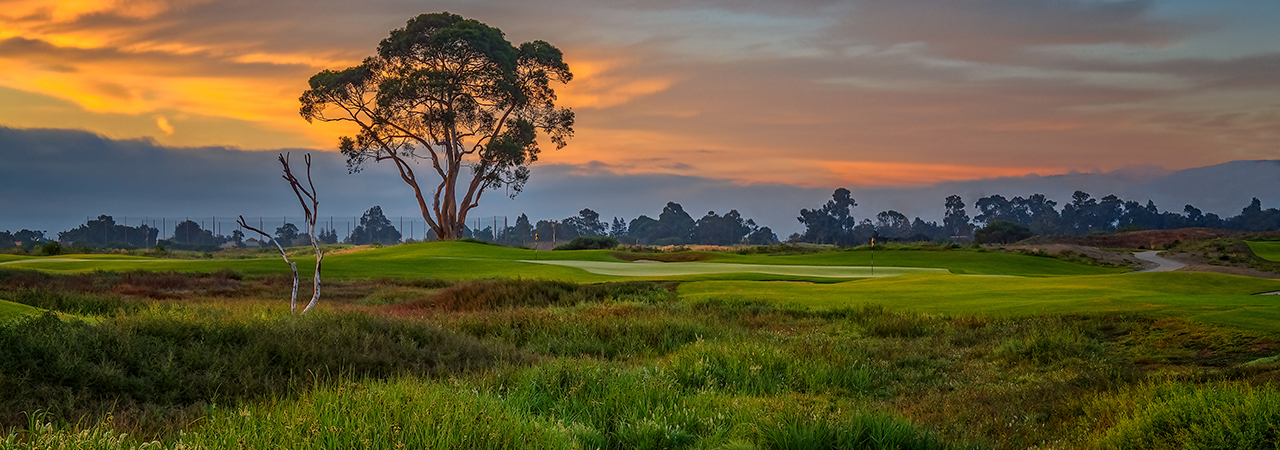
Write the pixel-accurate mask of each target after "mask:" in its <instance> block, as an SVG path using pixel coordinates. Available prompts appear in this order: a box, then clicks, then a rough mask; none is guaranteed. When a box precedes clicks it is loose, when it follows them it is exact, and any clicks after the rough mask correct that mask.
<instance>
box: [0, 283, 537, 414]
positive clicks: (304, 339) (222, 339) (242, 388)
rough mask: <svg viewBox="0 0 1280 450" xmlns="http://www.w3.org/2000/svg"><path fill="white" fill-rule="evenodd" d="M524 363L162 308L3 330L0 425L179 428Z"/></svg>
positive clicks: (344, 330)
mask: <svg viewBox="0 0 1280 450" xmlns="http://www.w3.org/2000/svg"><path fill="white" fill-rule="evenodd" d="M523 359H524V357H523V356H521V354H520V353H518V352H516V351H515V350H514V349H512V348H511V347H510V346H506V345H502V344H500V343H496V342H483V341H481V340H478V339H475V338H473V337H470V336H465V335H460V334H458V333H455V332H451V331H448V330H445V329H443V328H440V327H438V326H430V325H425V326H424V325H423V324H417V323H413V322H411V321H403V320H392V319H389V318H385V317H376V316H370V315H365V314H350V313H329V312H325V311H316V312H315V313H314V314H307V315H305V316H298V317H292V316H289V315H287V314H284V313H282V312H276V313H275V314H272V315H268V316H259V317H248V318H237V317H228V316H227V315H225V314H218V313H217V310H213V309H210V308H190V307H181V306H171V307H166V308H155V309H150V310H146V311H142V312H140V313H138V314H134V315H129V316H124V317H117V318H112V319H108V320H103V321H101V322H99V323H97V324H88V323H84V322H79V321H63V320H59V319H58V318H57V317H56V316H54V315H52V314H46V315H43V316H37V317H30V318H27V319H23V320H18V321H16V322H14V323H11V324H8V325H4V326H0V421H2V422H3V423H7V424H15V423H18V422H20V421H21V417H20V415H21V412H23V411H27V412H31V411H35V410H38V409H43V410H46V411H50V412H51V413H53V414H54V415H55V416H56V417H61V418H66V419H70V420H74V419H75V418H76V417H80V416H83V415H86V414H101V413H104V412H106V411H107V410H110V409H112V408H115V409H117V410H126V411H142V412H144V413H142V414H130V415H128V416H127V417H133V418H137V419H139V420H144V421H152V420H161V421H166V420H177V419H181V418H184V417H189V416H190V415H191V414H198V413H199V409H200V405H204V404H208V403H212V402H227V401H235V400H237V399H244V398H255V397H264V396H268V395H271V394H281V393H288V392H294V391H297V390H299V389H305V388H307V387H308V386H309V385H310V383H311V381H312V380H313V379H319V380H327V379H332V378H334V377H337V376H347V377H356V378H360V377H374V378H384V377H390V376H395V375H404V374H415V375H424V376H435V375H443V374H452V373H459V372H465V371H468V370H474V369H479V368H484V367H490V366H493V365H494V364H498V363H502V362H512V361H520V360H523ZM147 411H150V413H145V412H147ZM149 415H159V416H160V417H159V418H148V416H149ZM165 416H176V417H165ZM122 417H123V415H122Z"/></svg>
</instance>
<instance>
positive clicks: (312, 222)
mask: <svg viewBox="0 0 1280 450" xmlns="http://www.w3.org/2000/svg"><path fill="white" fill-rule="evenodd" d="M278 159H279V161H280V165H281V166H282V167H283V168H284V175H281V178H284V179H285V181H288V182H289V187H290V188H292V189H293V194H294V195H295V196H297V197H298V203H299V204H301V205H302V211H303V212H304V213H305V220H306V225H307V237H309V238H310V239H311V248H312V249H314V250H315V252H316V272H315V276H314V277H313V278H312V287H313V291H312V294H311V301H310V302H308V303H307V306H306V307H304V308H302V314H305V313H306V312H307V311H310V310H311V308H312V307H314V306H316V303H317V302H319V301H320V264H321V262H323V261H324V252H322V251H320V242H319V241H317V240H316V219H317V218H318V217H319V216H317V215H316V211H318V210H319V207H320V202H319V201H318V200H317V199H316V185H315V183H313V182H312V181H311V155H310V154H307V155H306V156H305V157H304V158H303V160H304V161H305V162H306V164H307V184H306V186H304V185H303V184H302V182H301V181H299V180H298V177H297V176H294V174H293V170H292V168H290V167H289V157H288V154H287V153H283V154H280V157H279V158H278ZM237 223H239V224H240V226H242V227H244V228H246V229H249V230H251V231H254V232H256V233H258V234H260V235H262V237H263V238H266V239H271V235H269V234H267V232H266V231H263V230H259V229H257V228H254V227H252V226H250V225H249V224H248V223H246V222H245V220H244V216H240V220H239V221H237ZM271 242H272V243H274V244H276V249H278V250H280V257H281V258H284V262H287V263H289V267H291V268H293V293H292V294H291V295H290V296H289V312H297V311H298V263H296V262H294V261H290V260H289V254H288V253H286V252H285V251H284V246H282V245H280V242H279V241H277V240H276V239H271Z"/></svg>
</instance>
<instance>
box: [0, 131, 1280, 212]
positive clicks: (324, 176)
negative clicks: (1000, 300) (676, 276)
mask: <svg viewBox="0 0 1280 450" xmlns="http://www.w3.org/2000/svg"><path fill="white" fill-rule="evenodd" d="M304 151H305V150H293V151H292V153H293V159H294V161H297V162H299V163H300V160H301V153H302V152H304ZM312 154H313V157H314V160H315V166H314V168H313V173H314V175H315V177H316V186H317V188H318V189H319V191H320V200H321V206H320V207H321V212H320V215H321V216H323V217H329V216H336V217H337V219H336V220H337V222H338V223H344V220H346V219H343V218H344V217H351V216H358V215H359V214H360V213H361V212H363V211H364V210H366V209H368V208H369V207H371V206H373V205H380V206H382V208H383V210H384V211H386V214H387V215H388V216H391V217H392V218H393V222H398V218H399V217H400V216H404V217H405V219H406V220H412V218H413V217H415V216H417V215H418V212H417V211H416V209H415V206H414V202H413V201H412V197H411V193H410V191H409V189H408V188H407V187H406V186H404V185H403V184H402V183H401V182H400V181H399V180H398V179H397V178H395V177H394V176H393V174H392V173H391V169H390V168H389V167H382V166H378V165H374V166H372V167H371V168H369V169H368V170H366V171H364V172H361V173H360V174H355V175H351V174H348V173H347V170H346V168H345V167H344V163H343V160H342V157H341V155H338V154H335V153H326V152H313V153H312ZM276 155H277V153H276V152H250V151H240V150H233V149H226V148H219V147H208V148H170V147H163V146H159V145H156V144H154V143H152V142H149V141H145V140H112V139H107V138H103V137H101V136H97V135H94V134H91V133H86V132H82V131H74V130H57V129H13V128H3V127H0V180H3V181H2V183H0V210H3V211H5V214H3V215H0V230H3V229H10V230H17V229H20V228H30V229H43V230H48V231H49V232H51V233H54V232H57V231H61V230H65V229H68V228H72V227H74V226H76V225H77V224H80V223H83V222H84V220H85V218H86V217H90V216H92V217H96V216H97V215H99V214H108V215H112V216H115V217H116V218H117V220H120V219H122V218H124V217H132V219H131V220H133V221H134V222H132V223H135V224H136V223H137V222H136V221H137V220H138V218H140V217H144V216H147V217H169V218H174V217H178V218H182V217H201V218H210V217H221V219H220V220H219V221H220V222H224V227H225V226H227V225H226V224H225V222H229V219H230V218H231V217H234V216H236V215H241V214H243V215H245V216H247V217H260V216H261V217H266V218H267V219H268V221H270V219H271V218H275V217H281V216H290V217H297V216H298V215H299V208H298V206H297V203H296V200H295V199H294V198H292V193H291V192H289V191H288V190H287V185H286V184H285V182H284V181H283V180H281V179H280V171H279V167H278V164H277V163H276V162H275V157H276ZM614 169H616V167H614V166H610V165H607V164H602V163H587V164H583V165H540V166H535V167H534V174H533V179H532V181H531V182H530V184H529V186H528V188H527V189H526V190H525V192H524V193H522V194H521V195H520V196H518V197H516V199H514V200H512V199H509V198H506V197H503V196H502V195H495V194H497V193H490V194H488V195H487V196H486V197H485V200H484V202H483V204H482V206H481V207H480V208H478V209H477V210H476V211H475V212H474V213H473V214H472V218H478V217H492V216H495V215H496V216H506V217H508V220H514V219H515V217H516V216H517V215H519V214H521V213H527V214H529V216H530V217H531V218H533V219H535V220H537V219H553V218H564V217H569V216H573V215H576V214H577V212H578V211H579V210H581V209H582V208H591V209H593V210H595V211H597V212H598V213H600V215H601V217H604V218H612V217H615V216H617V217H622V218H624V219H627V220H630V219H632V218H635V217H637V216H639V215H640V214H646V215H649V216H651V217H656V216H657V214H658V213H660V212H661V210H662V207H663V205H665V204H666V202H667V201H675V202H678V203H680V204H682V205H683V206H684V208H685V210H687V211H690V214H692V215H694V216H701V215H702V214H705V213H706V212H707V211H716V212H717V213H720V214H723V213H725V212H728V211H729V210H730V209H737V210H738V211H739V212H741V213H742V214H743V215H744V216H745V217H749V218H753V219H754V220H756V222H757V223H759V224H761V225H767V226H770V227H772V228H773V229H774V230H775V231H776V232H778V233H779V234H781V235H783V236H784V237H785V235H786V234H790V233H791V232H794V231H800V226H799V223H798V222H797V221H796V220H795V216H796V214H797V212H798V211H799V209H800V208H811V207H817V206H819V205H821V204H822V203H824V202H826V201H827V200H828V199H829V198H830V196H831V191H832V190H833V188H834V186H832V187H817V188H802V187H797V186H792V185H786V184H750V185H743V184H737V183H733V182H729V181H725V180H718V179H711V178H704V177H697V176H682V175H663V174H635V175H619V174H617V173H615V172H614V171H613V170H614ZM850 187H851V188H852V190H853V191H854V197H855V198H856V199H857V200H858V203H859V205H860V206H859V207H858V208H857V210H856V211H855V216H857V217H859V218H863V217H871V216H874V214H875V213H877V212H879V211H883V210H888V209H893V210H897V211H899V212H902V213H904V214H906V215H908V216H909V217H916V216H919V217H922V218H925V219H926V220H940V218H941V215H942V210H943V207H942V203H943V199H944V198H945V197H946V196H947V195H952V194H958V195H961V196H962V197H964V199H965V201H966V203H968V204H970V205H972V204H973V202H974V201H975V200H976V199H977V198H979V197H983V196H987V195H991V194H1002V195H1005V196H1006V197H1013V196H1015V195H1023V196H1025V195H1029V194H1032V193H1044V194H1046V195H1048V196H1049V197H1050V198H1052V199H1054V200H1057V201H1059V202H1064V201H1068V200H1069V199H1070V195H1071V192H1073V191H1075V190H1077V189H1080V190H1084V191H1086V192H1089V193H1091V194H1094V195H1095V196H1096V197H1101V196H1104V195H1106V194H1111V193H1114V194H1117V195H1119V196H1120V197H1122V198H1125V199H1131V200H1140V201H1144V202H1145V201H1146V200H1147V199H1152V200H1154V201H1155V202H1156V204H1157V205H1159V206H1160V207H1161V208H1164V209H1172V210H1181V206H1182V205H1184V204H1187V203H1190V204H1194V205H1196V206H1197V207H1200V208H1201V209H1203V210H1205V212H1215V213H1218V214H1219V215H1223V216H1229V215H1234V214H1237V213H1238V212H1239V208H1242V207H1243V206H1245V205H1247V204H1248V203H1249V199H1250V197H1252V196H1257V197H1259V198H1260V199H1262V201H1263V202H1264V205H1268V206H1276V205H1277V204H1280V194H1277V193H1278V192H1280V161H1237V162H1233V163H1228V164H1222V165H1218V166H1212V167H1205V168H1199V169H1189V170H1183V171H1177V172H1171V171H1164V170H1161V169H1159V168H1157V167H1137V168H1132V169H1128V170H1123V171H1116V172H1111V173H1100V174H1099V173H1072V174H1066V175H1052V176H1038V175H1029V176H1024V177H1011V178H994V179H984V180H973V181H963V182H948V183H941V184H937V185H933V186H926V187H919V188H884V187H879V188H866V187H863V188H859V187H856V186H850ZM485 220H490V219H485ZM499 221H501V219H499ZM417 226H418V227H419V228H417V232H421V228H420V227H421V222H420V220H419V222H418V225H417ZM339 228H341V227H339Z"/></svg>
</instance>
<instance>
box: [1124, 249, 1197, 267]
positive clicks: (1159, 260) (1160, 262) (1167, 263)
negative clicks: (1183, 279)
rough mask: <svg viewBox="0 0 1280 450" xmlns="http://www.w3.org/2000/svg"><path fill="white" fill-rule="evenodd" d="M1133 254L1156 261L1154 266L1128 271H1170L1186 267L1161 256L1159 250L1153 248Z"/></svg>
mask: <svg viewBox="0 0 1280 450" xmlns="http://www.w3.org/2000/svg"><path fill="white" fill-rule="evenodd" d="M1133 256H1135V257H1137V258H1138V259H1141V260H1143V261H1147V262H1153V263H1156V267H1153V268H1150V269H1142V270H1138V271H1135V272H1130V273H1143V272H1172V271H1175V270H1178V269H1181V268H1183V267H1187V265H1186V264H1183V263H1180V262H1177V261H1174V260H1171V259H1165V258H1163V257H1161V256H1160V252H1159V251H1155V250H1152V251H1146V252H1137V253H1134V254H1133Z"/></svg>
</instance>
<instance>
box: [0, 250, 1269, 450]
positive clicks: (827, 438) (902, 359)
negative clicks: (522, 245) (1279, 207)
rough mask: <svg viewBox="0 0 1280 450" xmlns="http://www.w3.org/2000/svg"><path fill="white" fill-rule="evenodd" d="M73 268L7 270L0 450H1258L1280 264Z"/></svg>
mask: <svg viewBox="0 0 1280 450" xmlns="http://www.w3.org/2000/svg"><path fill="white" fill-rule="evenodd" d="M88 256H89V257H82V256H76V255H72V256H64V257H59V258H34V259H29V260H23V261H21V262H16V263H9V264H4V265H0V319H2V318H3V317H4V315H5V314H6V312H5V311H10V312H9V313H8V314H9V317H10V318H11V319H12V320H8V321H5V320H0V450H10V449H15V450H16V449H37V448H93V449H132V448H137V447H138V446H139V445H141V444H144V443H146V448H165V449H168V448H173V449H177V448H268V447H281V446H283V447H287V448H305V449H310V448H315V449H320V448H386V449H395V448H457V449H471V448H555V449H595V448H607V449H632V448H636V449H708V450H710V449H807V448H822V449H861V448H885V449H889V448H896V449H943V448H958V449H968V448H993V449H1021V448H1028V447H1052V448H1168V447H1169V446H1171V445H1175V444H1177V445H1178V446H1181V447H1182V448H1260V447H1267V448H1273V447H1275V446H1277V445H1280V439H1277V437H1276V435H1275V433H1274V426H1273V425H1272V424H1275V423H1280V390H1277V388H1276V384H1275V383H1276V382H1278V381H1280V362H1277V360H1280V358H1276V356H1277V353H1280V333H1277V331H1278V327H1277V326H1276V324H1277V323H1280V297H1276V296H1257V295H1252V294H1255V293H1259V292H1264V291H1274V290H1280V281H1275V280H1264V279H1256V278H1247V277H1238V276H1230V275H1220V274H1205V273H1181V272H1172V273H1143V274H1127V273H1120V272H1122V271H1123V270H1124V269H1118V268H1110V267H1098V266H1090V265H1081V264H1075V263H1071V262H1067V261H1062V260H1059V259H1054V258H1047V257H1043V256H1028V255H1019V254H1010V253H1004V252H999V251H976V250H973V249H953V250H946V251H937V250H892V251H877V252H876V255H875V257H876V272H877V275H888V274H889V273H891V272H892V273H894V276H878V277H874V278H872V277H867V276H866V275H870V274H869V268H867V267H865V266H866V265H867V263H869V262H870V252H867V251H856V250H855V251H828V252H820V253H812V254H786V255H766V254H737V253H695V252H681V253H652V254H648V253H617V252H610V251H581V252H578V251H574V252H568V251H561V252H539V253H538V254H537V255H536V258H537V260H536V261H534V257H535V255H534V253H533V252H532V251H528V250H520V249H510V248H501V247H494V246H484V245H478V244H467V243H431V244H414V245H406V246H397V247H391V248H382V249H372V250H367V251H358V252H346V253H338V254H334V255H332V256H330V257H327V258H326V264H325V282H326V285H325V286H326V287H325V291H324V297H322V300H321V303H320V306H319V308H318V309H317V310H316V311H313V312H312V313H309V314H307V315H305V316H291V315H289V314H288V311H287V298H288V289H289V285H290V281H291V280H289V279H288V278H287V277H282V276H281V274H285V273H287V272H286V271H285V270H283V269H285V268H286V267H287V266H285V264H284V263H283V262H282V261H280V260H279V259H278V258H270V259H267V258H263V259H251V258H250V259H221V258H212V259H207V258H206V259H157V258H139V257H133V258H120V257H118V256H112V255H88ZM299 256H301V255H299ZM298 259H300V260H303V261H305V258H301V257H300V258H298ZM635 259H648V260H670V261H675V262H667V263H654V262H627V261H630V260H635ZM300 266H304V264H300ZM17 268H24V269H40V270H39V271H33V270H19V269H17ZM139 269H142V270H147V271H142V272H139V271H137V270H139ZM300 269H302V270H303V271H304V274H305V273H306V271H307V270H309V269H307V268H304V267H300ZM171 270H173V271H178V272H180V273H174V272H165V271H171ZM864 271H865V272H864ZM583 283H591V284H583ZM308 285H309V283H305V282H304V283H303V289H302V292H300V297H303V298H305V297H307V296H308V295H309V292H307V290H308V289H309V286H308ZM40 310H49V311H53V312H54V313H55V314H56V315H41V314H38V311H40ZM81 318H83V319H81ZM6 427H10V428H6Z"/></svg>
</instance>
